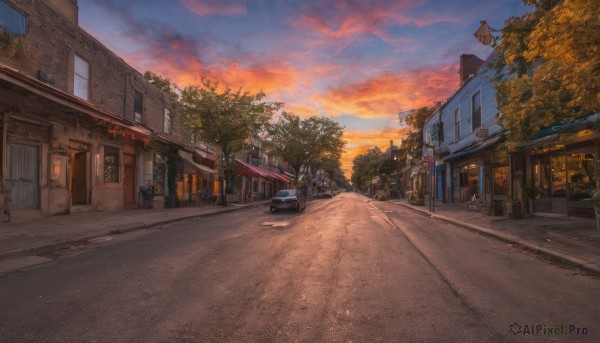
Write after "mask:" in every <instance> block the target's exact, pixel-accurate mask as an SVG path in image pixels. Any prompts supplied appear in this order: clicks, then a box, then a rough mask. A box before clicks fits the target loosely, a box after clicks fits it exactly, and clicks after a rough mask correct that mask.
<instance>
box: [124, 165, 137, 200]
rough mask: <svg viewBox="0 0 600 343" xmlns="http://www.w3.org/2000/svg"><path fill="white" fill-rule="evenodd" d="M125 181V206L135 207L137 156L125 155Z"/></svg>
mask: <svg viewBox="0 0 600 343" xmlns="http://www.w3.org/2000/svg"><path fill="white" fill-rule="evenodd" d="M123 164H124V170H123V172H124V179H123V188H124V190H125V193H124V199H123V205H124V206H133V205H135V156H134V155H128V154H123Z"/></svg>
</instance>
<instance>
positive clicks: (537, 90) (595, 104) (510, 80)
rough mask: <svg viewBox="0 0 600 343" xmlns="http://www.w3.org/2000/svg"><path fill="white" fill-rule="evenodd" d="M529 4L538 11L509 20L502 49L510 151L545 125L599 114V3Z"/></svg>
mask: <svg viewBox="0 0 600 343" xmlns="http://www.w3.org/2000/svg"><path fill="white" fill-rule="evenodd" d="M525 3H528V4H530V5H535V6H536V11H535V12H534V13H532V14H529V15H528V16H526V17H521V18H511V19H509V20H508V21H507V25H506V27H505V29H503V34H504V38H503V40H502V42H501V46H500V48H501V52H502V56H503V62H504V64H506V65H508V67H509V68H508V71H509V73H511V76H510V77H507V78H502V79H501V80H500V81H498V82H497V83H496V88H497V90H498V93H497V100H498V105H499V107H500V113H502V115H501V116H500V117H499V121H500V124H501V125H502V126H503V127H504V129H506V132H507V134H508V142H507V143H508V146H509V148H510V149H511V150H515V149H518V147H519V146H520V144H521V143H522V142H523V141H526V140H528V139H531V138H532V137H533V135H534V134H535V132H536V131H538V130H539V129H540V128H542V127H544V126H548V125H550V124H552V123H554V122H556V121H561V120H569V119H572V118H577V117H580V116H583V115H586V114H589V113H594V112H598V111H599V110H600V20H599V18H600V4H599V3H598V1H597V0H568V1H556V0H554V1H553V0H546V1H542V0H526V1H525ZM500 67H504V65H503V64H501V65H500Z"/></svg>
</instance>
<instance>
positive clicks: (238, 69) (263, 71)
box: [204, 60, 300, 95]
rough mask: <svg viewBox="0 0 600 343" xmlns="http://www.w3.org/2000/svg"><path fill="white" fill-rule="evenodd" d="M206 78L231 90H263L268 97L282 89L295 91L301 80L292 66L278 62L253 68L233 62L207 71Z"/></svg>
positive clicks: (268, 62)
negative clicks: (227, 86) (240, 88)
mask: <svg viewBox="0 0 600 343" xmlns="http://www.w3.org/2000/svg"><path fill="white" fill-rule="evenodd" d="M204 76H206V77H208V78H210V79H214V80H219V81H221V82H222V83H224V84H227V85H229V86H230V87H231V88H238V87H242V88H243V89H244V90H248V91H250V92H258V91H261V90H262V91H264V92H265V93H266V94H267V95H271V94H272V93H276V92H279V91H281V90H282V89H285V90H286V91H290V90H293V89H294V88H295V85H296V82H297V81H298V80H299V78H300V76H299V74H298V72H297V71H296V69H295V68H294V67H293V66H292V65H291V64H289V63H286V62H283V61H278V60H271V61H265V62H262V63H258V64H254V65H252V66H245V65H242V64H240V63H239V62H237V61H231V62H229V63H228V64H226V65H224V66H219V67H214V68H211V69H208V70H206V71H205V72H204Z"/></svg>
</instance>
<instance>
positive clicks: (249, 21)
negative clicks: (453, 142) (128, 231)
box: [78, 0, 531, 177]
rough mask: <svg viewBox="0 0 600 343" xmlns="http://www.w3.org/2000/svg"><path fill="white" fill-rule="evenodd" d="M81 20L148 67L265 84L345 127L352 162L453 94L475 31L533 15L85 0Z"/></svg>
mask: <svg viewBox="0 0 600 343" xmlns="http://www.w3.org/2000/svg"><path fill="white" fill-rule="evenodd" d="M78 4H79V25H80V26H81V27H82V28H83V29H85V30H86V31H88V32H89V33H90V34H92V35H93V36H94V37H95V38H96V39H98V40H99V41H100V42H102V43H103V44H104V45H106V46H107V47H108V48H109V49H111V50H113V51H114V52H115V53H116V54H117V55H119V56H120V57H121V58H123V59H124V60H125V61H126V62H127V63H128V64H129V65H131V66H132V67H134V68H135V69H136V70H138V71H139V72H141V73H143V72H145V71H147V70H150V71H153V72H155V73H157V74H159V75H161V76H163V77H166V78H169V79H171V80H172V81H173V82H175V83H176V84H177V85H178V86H179V87H180V88H184V87H186V86H189V85H200V82H201V80H202V78H203V77H206V78H209V79H211V80H216V81H219V82H221V84H225V85H228V86H230V87H231V88H236V89H237V88H239V87H242V88H243V89H244V90H248V91H250V92H253V93H255V92H258V91H261V90H262V91H264V92H265V93H266V94H267V99H268V100H269V101H279V102H284V103H285V110H286V111H288V112H292V113H294V114H296V115H299V116H300V117H303V118H305V117H310V116H312V115H318V116H325V117H328V118H331V119H332V120H335V121H337V122H339V123H340V124H342V125H343V126H344V127H345V134H344V139H345V140H346V141H347V144H346V151H345V153H344V155H343V156H342V168H343V169H344V170H345V172H346V176H347V177H350V174H351V169H352V160H353V159H354V157H355V156H357V155H359V154H363V153H365V152H366V151H367V150H368V149H370V148H372V147H374V146H379V147H380V148H382V149H385V148H386V147H389V144H390V143H389V142H390V140H393V141H394V144H399V142H400V139H401V138H402V137H404V135H405V134H406V132H407V129H406V128H405V127H403V126H401V125H400V123H399V121H398V113H399V112H403V111H407V110H412V109H417V108H420V107H423V106H433V105H434V103H435V102H444V101H445V100H446V99H447V98H448V97H449V96H450V95H452V93H454V91H456V90H457V89H458V86H459V76H458V67H459V66H458V62H459V56H460V55H461V54H475V55H477V56H478V57H480V58H482V59H485V57H487V55H489V53H490V52H491V48H490V47H489V46H484V45H482V44H480V43H479V42H477V40H476V39H475V38H474V37H473V33H474V32H475V30H477V28H478V27H479V22H480V21H481V20H484V19H485V20H487V21H488V23H489V25H490V26H491V27H493V28H501V27H502V25H503V23H504V21H505V20H506V19H507V18H509V17H511V16H519V15H522V14H524V13H526V12H530V11H531V8H530V7H527V6H525V5H523V3H522V1H521V0H460V1H453V0H348V1H343V0H298V1H297V0H168V1H167V0H79V2H78Z"/></svg>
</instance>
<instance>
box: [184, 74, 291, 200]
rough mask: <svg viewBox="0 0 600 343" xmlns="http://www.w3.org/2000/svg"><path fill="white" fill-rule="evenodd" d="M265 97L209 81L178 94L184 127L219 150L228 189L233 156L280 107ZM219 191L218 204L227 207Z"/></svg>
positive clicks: (205, 80) (222, 188)
mask: <svg viewBox="0 0 600 343" xmlns="http://www.w3.org/2000/svg"><path fill="white" fill-rule="evenodd" d="M265 96H266V95H265V93H263V92H259V93H257V94H250V93H249V92H247V91H242V89H241V88H240V89H238V90H237V91H233V90H232V89H231V88H229V87H225V88H224V89H223V90H220V89H219V83H218V82H215V81H211V80H208V79H203V80H202V86H201V87H196V86H190V87H186V88H185V89H184V90H183V91H182V92H181V102H182V104H183V106H184V109H183V123H184V125H185V126H187V127H188V129H191V130H195V131H197V132H198V133H199V134H200V135H201V136H202V137H203V139H204V140H205V141H206V142H208V143H209V144H212V145H214V146H216V147H218V148H219V149H220V150H221V161H222V163H223V170H224V173H225V179H226V180H227V184H229V185H231V184H232V183H233V159H232V157H233V154H234V153H235V152H237V151H239V150H240V149H242V148H243V146H244V145H245V143H246V142H247V140H248V139H249V138H251V137H253V136H255V135H258V134H259V133H260V132H261V131H262V130H263V129H264V128H265V127H266V125H267V124H268V123H269V120H271V118H272V116H273V115H274V114H275V113H276V112H277V111H278V110H279V109H280V108H281V107H282V104H281V103H277V102H266V101H264V98H265ZM220 188H221V203H222V204H223V205H227V201H226V199H225V189H224V187H220ZM229 191H231V190H229Z"/></svg>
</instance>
